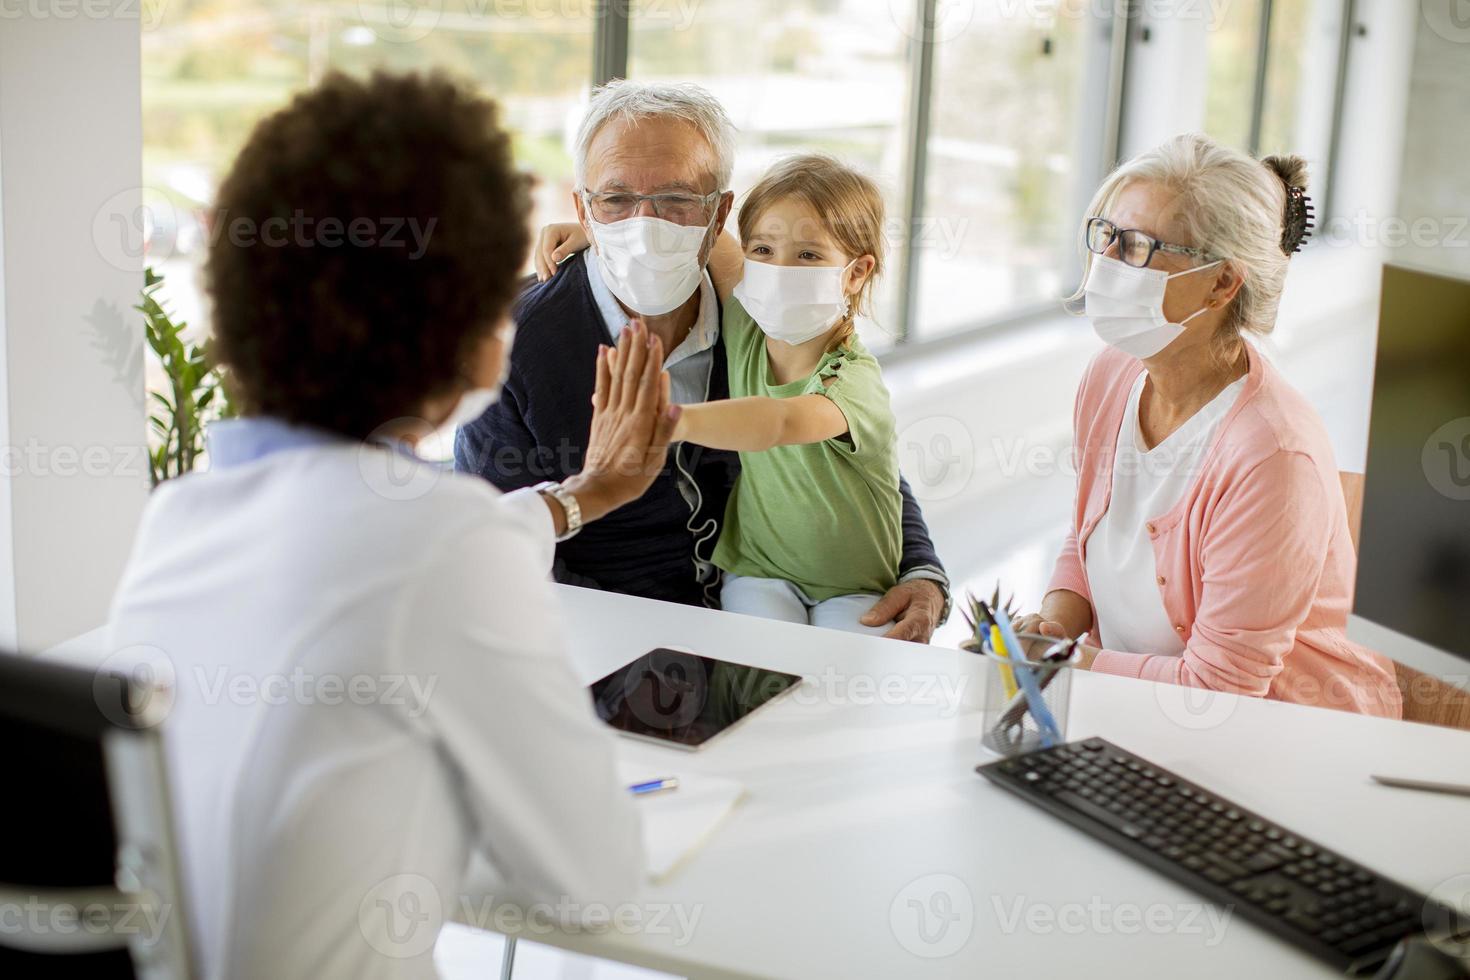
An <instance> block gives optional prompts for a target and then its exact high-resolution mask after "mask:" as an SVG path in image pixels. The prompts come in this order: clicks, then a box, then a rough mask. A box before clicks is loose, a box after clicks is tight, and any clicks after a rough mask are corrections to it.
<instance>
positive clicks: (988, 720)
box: [971, 633, 1076, 756]
mask: <svg viewBox="0 0 1470 980" xmlns="http://www.w3.org/2000/svg"><path fill="white" fill-rule="evenodd" d="M1017 639H1018V640H1019V641H1020V642H1021V643H1022V644H1027V645H1030V644H1044V645H1045V649H1046V653H1045V654H1044V655H1043V657H1042V659H1040V660H1028V659H1026V658H1025V657H1024V655H1023V656H1022V657H1021V658H1019V659H1012V658H1011V657H1009V656H1006V657H1002V656H1001V655H999V654H997V653H995V652H994V650H992V649H989V648H987V649H984V650H974V649H973V648H972V647H971V656H974V657H978V658H982V659H983V660H984V673H985V686H984V695H983V699H982V701H981V703H980V714H981V719H982V720H981V724H982V726H983V731H984V735H983V736H982V738H981V744H982V745H984V746H985V748H987V749H989V750H990V751H991V752H994V753H995V754H997V755H1003V756H1014V755H1023V754H1025V753H1027V752H1032V751H1034V750H1036V749H1041V748H1048V747H1050V746H1052V745H1059V744H1061V743H1062V742H1064V741H1066V738H1067V721H1068V718H1069V716H1070V715H1071V706H1072V669H1071V668H1072V663H1073V661H1074V659H1075V656H1074V650H1075V648H1076V641H1075V640H1061V641H1058V640H1057V639H1056V638H1055V637H1049V636H1040V635H1038V634H1033V633H1022V634H1020V635H1019V636H1018V637H1017ZM1007 675H1010V677H1011V678H1014V679H1013V680H1008V679H1007ZM1027 681H1029V682H1030V683H1029V684H1028V683H1026V682H1027ZM1028 687H1030V688H1032V690H1033V693H1031V694H1029V695H1028V692H1027V688H1028Z"/></svg>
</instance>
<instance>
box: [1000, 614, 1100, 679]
mask: <svg viewBox="0 0 1470 980" xmlns="http://www.w3.org/2000/svg"><path fill="white" fill-rule="evenodd" d="M1016 632H1017V633H1033V634H1039V635H1041V636H1047V637H1054V638H1056V639H1058V640H1067V639H1071V635H1070V634H1069V633H1068V632H1067V628H1066V627H1065V626H1063V625H1062V624H1061V623H1058V622H1054V621H1053V620H1050V619H1043V618H1042V614H1041V613H1032V614H1031V615H1029V616H1024V617H1022V618H1021V619H1020V620H1019V621H1018V622H1017V623H1016ZM1021 642H1022V643H1023V644H1025V646H1026V659H1027V660H1040V659H1041V657H1042V655H1043V654H1045V653H1046V651H1047V650H1048V649H1050V647H1051V644H1048V643H1042V642H1040V641H1035V640H1033V641H1031V642H1030V643H1027V642H1026V641H1025V640H1022V641H1021ZM1099 652H1100V651H1099V650H1098V648H1097V647H1091V646H1087V645H1086V644H1082V643H1079V644H1078V645H1077V653H1076V659H1075V660H1074V661H1073V662H1072V665H1073V666H1074V667H1080V668H1081V669H1082V670H1090V669H1092V662H1093V661H1094V660H1096V659H1097V655H1098V653H1099Z"/></svg>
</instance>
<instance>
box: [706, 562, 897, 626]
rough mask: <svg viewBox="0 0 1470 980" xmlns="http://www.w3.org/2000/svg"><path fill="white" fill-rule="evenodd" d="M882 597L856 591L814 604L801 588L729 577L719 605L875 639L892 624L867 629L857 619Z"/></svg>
mask: <svg viewBox="0 0 1470 980" xmlns="http://www.w3.org/2000/svg"><path fill="white" fill-rule="evenodd" d="M880 598H882V596H878V595H874V594H873V593H869V592H855V593H853V594H852V595H839V596H833V597H832V598H831V599H824V600H822V601H821V602H814V601H813V600H811V599H810V598H808V597H807V594H806V593H805V592H803V591H802V590H801V589H799V588H797V587H796V586H794V585H792V584H791V583H790V582H785V581H782V580H781V579H778V578H747V577H745V576H743V575H729V574H727V575H726V576H725V584H724V586H723V587H722V588H721V591H720V605H721V606H723V607H724V608H725V610H726V611H727V612H738V613H745V614H746V615H747V616H764V617H765V618H766V619H779V620H783V621H785V622H788V623H808V624H810V625H812V626H825V627H826V628H827V629H833V630H846V631H847V632H849V633H870V634H872V635H873V636H882V635H883V634H885V633H887V632H888V631H889V629H891V628H892V627H891V625H890V624H886V623H885V624H884V625H882V626H864V625H863V624H862V623H860V622H858V619H859V618H860V617H861V616H862V615H863V613H865V612H867V611H868V610H869V609H872V608H873V603H875V602H877V601H878V600H879V599H880Z"/></svg>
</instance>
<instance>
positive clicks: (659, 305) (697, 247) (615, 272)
mask: <svg viewBox="0 0 1470 980" xmlns="http://www.w3.org/2000/svg"><path fill="white" fill-rule="evenodd" d="M708 235H709V225H676V224H674V223H673V222H672V221H665V220H663V219H662V218H625V219H623V220H622V221H614V222H612V223H611V224H603V223H601V222H600V221H593V222H592V237H593V240H594V241H595V242H596V243H597V265H598V268H600V269H601V270H602V281H603V282H605V283H607V288H608V289H610V290H612V294H613V295H614V296H616V297H617V298H618V299H620V300H622V301H623V303H624V304H626V305H627V306H628V307H629V308H630V309H631V310H633V312H635V313H642V314H644V315H645V316H658V315H660V314H663V313H668V312H669V311H671V310H676V309H678V308H679V306H680V305H681V304H682V303H683V302H684V301H685V300H686V299H688V298H689V297H690V296H693V295H694V291H695V290H696V289H698V288H699V281H700V279H702V278H703V277H704V266H703V265H702V264H700V261H699V253H700V251H701V250H702V249H703V248H704V241H705V239H706V238H707V237H708Z"/></svg>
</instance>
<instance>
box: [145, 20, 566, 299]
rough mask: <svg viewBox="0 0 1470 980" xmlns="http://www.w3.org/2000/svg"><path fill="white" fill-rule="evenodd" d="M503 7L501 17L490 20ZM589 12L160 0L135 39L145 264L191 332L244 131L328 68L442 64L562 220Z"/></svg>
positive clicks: (544, 206)
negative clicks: (220, 203)
mask: <svg viewBox="0 0 1470 980" xmlns="http://www.w3.org/2000/svg"><path fill="white" fill-rule="evenodd" d="M501 9H503V10H504V11H507V12H508V13H503V14H497V13H496V11H497V10H501ZM593 23H594V19H593V16H592V7H591V4H590V3H583V4H576V3H567V4H539V5H538V4H521V5H520V6H515V5H511V4H499V5H497V4H494V3H486V2H484V0H435V2H433V3H425V4H414V3H401V2H397V0H360V2H358V3H354V4H340V3H335V2H327V0H321V2H313V0H230V2H229V3H220V2H216V0H171V2H170V3H169V4H168V7H167V10H166V12H165V14H164V16H163V17H162V19H161V20H160V21H159V23H158V24H157V26H155V27H153V28H152V29H150V30H147V31H145V32H144V33H143V132H144V150H143V175H144V183H145V185H146V187H147V190H146V192H145V194H146V197H147V198H148V199H149V203H150V204H151V207H150V219H151V223H152V227H151V228H150V229H149V232H150V235H149V241H148V253H149V254H148V260H149V262H150V264H152V265H154V266H155V268H157V269H158V270H159V271H160V272H162V273H163V274H164V276H165V280H166V294H167V296H168V298H169V300H170V302H171V303H172V305H173V307H174V309H175V310H176V312H177V313H178V314H179V315H181V316H183V317H185V318H187V319H189V320H190V321H191V322H194V323H199V322H202V320H203V313H204V310H203V304H202V302H201V299H200V296H199V289H198V276H197V270H198V268H199V267H200V266H201V264H202V262H203V258H204V250H205V248H206V245H207V238H206V236H207V232H206V230H205V224H204V217H205V215H204V211H205V208H206V206H207V205H208V203H209V202H210V201H211V200H212V199H213V197H214V192H215V188H216V185H217V183H218V181H219V179H220V178H221V177H222V176H223V174H224V172H225V170H226V168H227V167H228V166H229V163H230V160H231V159H232V158H233V157H234V155H235V153H236V151H237V150H238V149H239V148H240V146H241V144H242V143H243V142H244V140H245V137H246V136H247V135H248V134H249V132H250V129H251V127H252V126H254V125H255V123H256V121H257V120H259V119H260V118H261V117H262V116H263V115H265V114H266V113H268V112H270V111H271V110H272V109H275V108H278V107H280V106H281V105H283V104H284V103H285V102H286V101H287V100H288V99H289V98H290V96H291V95H292V93H294V92H296V91H299V90H300V89H302V88H304V87H307V86H309V85H311V84H312V83H314V82H315V81H316V80H317V79H319V78H320V77H321V76H322V75H323V74H325V73H326V72H327V71H328V70H330V69H341V70H343V71H347V72H350V73H354V74H365V73H367V72H369V71H371V70H372V69H373V68H375V67H384V68H390V69H399V70H409V69H430V68H442V69H445V70H447V71H449V72H452V73H454V74H456V75H458V76H460V77H464V78H471V79H474V80H476V81H477V82H479V83H480V84H481V85H482V86H484V88H485V90H486V91H487V92H492V93H494V94H495V95H496V97H497V98H498V99H499V100H500V101H501V105H502V107H503V109H504V112H505V115H506V121H507V122H508V124H509V125H510V127H511V128H512V129H513V130H514V131H515V134H516V144H515V146H516V154H517V157H518V158H519V160H520V162H521V163H522V165H524V166H525V167H526V169H528V170H530V171H532V172H534V173H535V174H536V175H537V177H538V178H539V182H538V185H537V189H536V197H535V201H536V205H537V211H538V213H539V214H541V215H542V216H557V215H561V214H563V213H565V210H566V207H567V205H566V203H565V202H566V200H567V198H568V195H569V194H570V191H571V186H572V165H571V157H570V153H569V150H568V147H569V139H568V136H567V133H568V128H569V127H570V126H572V125H574V124H575V121H576V119H577V118H578V116H579V114H580V106H581V105H582V104H583V102H584V100H585V98H586V93H587V90H588V89H589V87H590V85H591V81H592V41H593Z"/></svg>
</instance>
